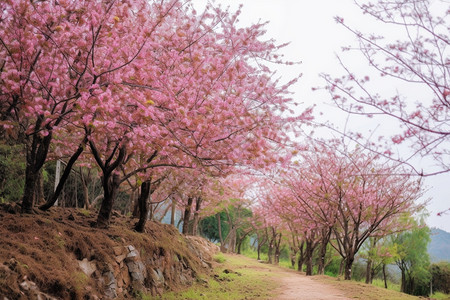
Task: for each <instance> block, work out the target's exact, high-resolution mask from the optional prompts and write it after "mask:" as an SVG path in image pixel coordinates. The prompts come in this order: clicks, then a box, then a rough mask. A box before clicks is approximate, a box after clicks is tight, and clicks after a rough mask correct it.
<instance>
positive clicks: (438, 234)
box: [428, 228, 450, 262]
mask: <svg viewBox="0 0 450 300" xmlns="http://www.w3.org/2000/svg"><path fill="white" fill-rule="evenodd" d="M428 252H429V253H430V258H431V261H432V262H439V261H450V233H448V232H446V231H444V230H441V229H438V228H431V242H430V244H429V246H428Z"/></svg>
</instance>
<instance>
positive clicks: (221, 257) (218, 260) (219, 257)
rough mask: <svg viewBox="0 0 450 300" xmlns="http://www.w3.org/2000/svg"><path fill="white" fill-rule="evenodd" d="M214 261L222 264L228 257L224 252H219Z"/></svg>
mask: <svg viewBox="0 0 450 300" xmlns="http://www.w3.org/2000/svg"><path fill="white" fill-rule="evenodd" d="M214 261H215V262H218V263H220V264H222V263H224V262H225V261H226V258H225V256H223V253H222V252H219V253H218V254H217V255H215V256H214Z"/></svg>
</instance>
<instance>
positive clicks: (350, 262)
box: [344, 253, 355, 280]
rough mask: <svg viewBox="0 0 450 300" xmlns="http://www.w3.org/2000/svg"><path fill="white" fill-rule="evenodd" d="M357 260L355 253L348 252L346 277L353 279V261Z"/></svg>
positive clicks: (346, 278)
mask: <svg viewBox="0 0 450 300" xmlns="http://www.w3.org/2000/svg"><path fill="white" fill-rule="evenodd" d="M354 260H355V257H354V254H353V253H349V254H347V258H346V260H345V270H344V279H345V280H351V279H352V266H353V261H354Z"/></svg>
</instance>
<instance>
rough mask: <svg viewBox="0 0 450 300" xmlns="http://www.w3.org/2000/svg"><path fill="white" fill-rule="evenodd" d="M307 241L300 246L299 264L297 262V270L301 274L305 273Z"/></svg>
mask: <svg viewBox="0 0 450 300" xmlns="http://www.w3.org/2000/svg"><path fill="white" fill-rule="evenodd" d="M304 247H305V241H302V243H301V244H300V246H299V247H298V250H299V253H300V254H299V256H298V262H297V269H298V271H299V272H303V263H304V262H305V250H304Z"/></svg>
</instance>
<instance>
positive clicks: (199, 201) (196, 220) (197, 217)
mask: <svg viewBox="0 0 450 300" xmlns="http://www.w3.org/2000/svg"><path fill="white" fill-rule="evenodd" d="M201 204H202V198H201V197H197V199H196V200H195V212H194V219H193V220H192V232H191V234H192V235H199V233H198V223H199V222H200V215H199V213H200V208H201Z"/></svg>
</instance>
